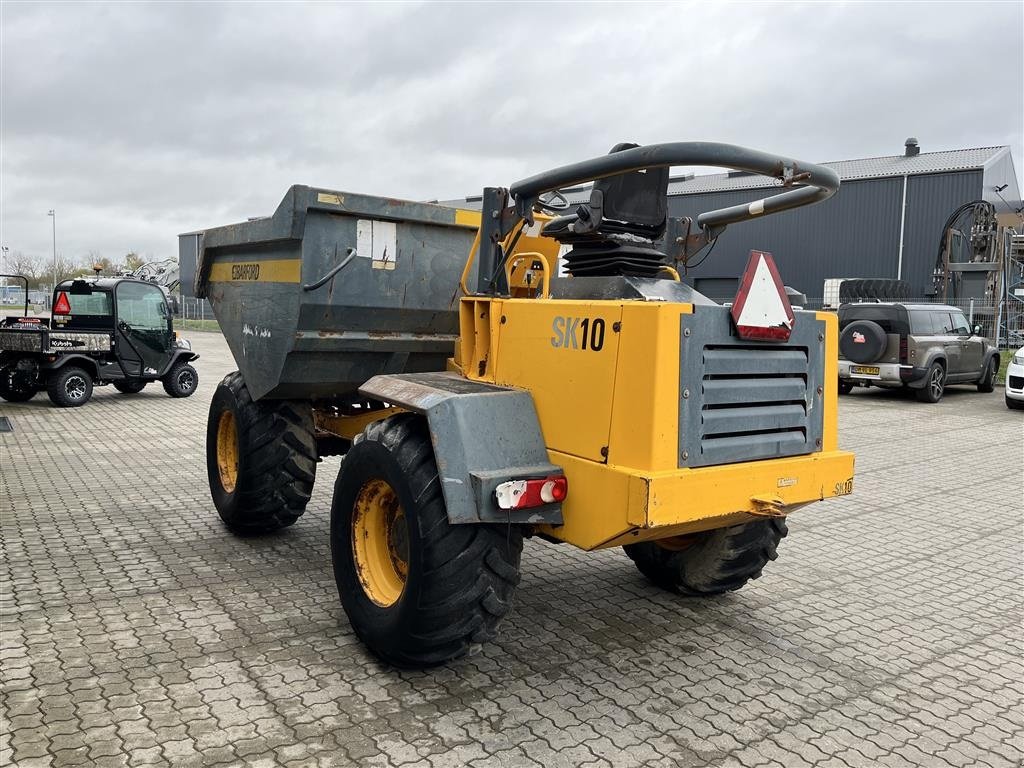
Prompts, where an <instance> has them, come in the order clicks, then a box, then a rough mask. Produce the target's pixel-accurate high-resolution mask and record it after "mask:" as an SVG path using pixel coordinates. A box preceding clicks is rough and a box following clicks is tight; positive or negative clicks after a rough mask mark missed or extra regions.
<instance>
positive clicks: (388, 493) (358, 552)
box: [352, 480, 409, 608]
mask: <svg viewBox="0 0 1024 768" xmlns="http://www.w3.org/2000/svg"><path fill="white" fill-rule="evenodd" d="M352 555H353V557H354V558H355V564H356V574H357V575H358V576H359V583H360V584H362V586H363V591H364V592H365V593H366V596H367V597H368V598H370V600H372V601H373V602H374V603H376V604H377V605H379V606H381V607H382V608H387V607H389V606H392V605H394V604H395V603H397V602H398V599H399V598H400V597H401V596H402V592H403V591H404V590H405V581H406V579H407V578H408V575H409V529H408V526H407V525H406V521H405V512H404V510H403V509H402V505H401V504H400V503H399V501H398V495H397V494H396V493H395V491H394V489H393V488H392V487H391V486H390V485H388V484H387V483H386V482H385V481H383V480H368V481H367V482H366V483H364V484H363V487H362V488H360V489H359V495H358V496H357V497H356V501H355V504H354V505H353V507H352Z"/></svg>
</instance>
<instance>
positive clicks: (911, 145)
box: [903, 136, 921, 157]
mask: <svg viewBox="0 0 1024 768" xmlns="http://www.w3.org/2000/svg"><path fill="white" fill-rule="evenodd" d="M903 146H904V147H906V151H905V152H904V153H903V156H904V157H914V156H915V155H919V154H921V147H920V146H918V144H917V139H915V138H914V137H913V136H911V137H910V138H909V139H907V140H906V141H905V142H903Z"/></svg>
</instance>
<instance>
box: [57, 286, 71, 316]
mask: <svg viewBox="0 0 1024 768" xmlns="http://www.w3.org/2000/svg"><path fill="white" fill-rule="evenodd" d="M53 314H55V315H70V314H71V302H70V301H68V295H67V294H66V293H65V292H64V291H61V292H60V294H58V296H57V301H55V302H54V303H53Z"/></svg>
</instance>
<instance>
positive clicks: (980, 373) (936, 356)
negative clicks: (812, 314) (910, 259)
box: [839, 302, 999, 403]
mask: <svg viewBox="0 0 1024 768" xmlns="http://www.w3.org/2000/svg"><path fill="white" fill-rule="evenodd" d="M980 331H981V328H980V327H979V326H975V327H974V328H973V329H972V328H971V327H970V324H969V323H968V321H967V318H966V317H965V316H964V313H963V312H962V311H960V310H959V309H957V308H956V307H950V306H946V305H943V304H899V303H889V302H887V303H878V302H865V303H858V304H844V305H843V306H841V307H840V308H839V392H840V393H841V394H846V393H848V392H849V391H850V390H851V389H852V388H853V387H855V386H863V387H870V386H878V387H908V388H909V389H912V390H914V392H915V394H916V395H917V399H918V400H921V401H922V402H926V403H937V402H939V400H940V399H941V398H942V393H943V392H944V391H945V388H946V385H947V384H976V385H977V386H978V390H979V391H980V392H991V391H992V389H993V388H994V386H995V379H996V372H997V371H998V370H999V354H998V351H997V350H996V348H995V346H994V345H993V344H991V343H990V342H989V341H988V339H986V338H985V337H983V336H979V335H978V334H979V332H980Z"/></svg>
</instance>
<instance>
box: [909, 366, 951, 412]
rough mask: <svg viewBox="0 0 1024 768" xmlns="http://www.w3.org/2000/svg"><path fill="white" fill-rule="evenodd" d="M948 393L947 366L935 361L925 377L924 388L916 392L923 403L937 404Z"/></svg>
mask: <svg viewBox="0 0 1024 768" xmlns="http://www.w3.org/2000/svg"><path fill="white" fill-rule="evenodd" d="M945 391H946V366H944V365H943V364H942V363H940V362H938V361H935V362H934V363H932V364H931V365H929V366H928V372H927V373H926V374H925V375H924V386H923V387H921V388H920V389H918V390H916V391H915V392H914V395H915V396H916V397H917V399H918V400H920V401H921V402H922V403H937V402H939V400H941V399H942V393H943V392H945Z"/></svg>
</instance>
